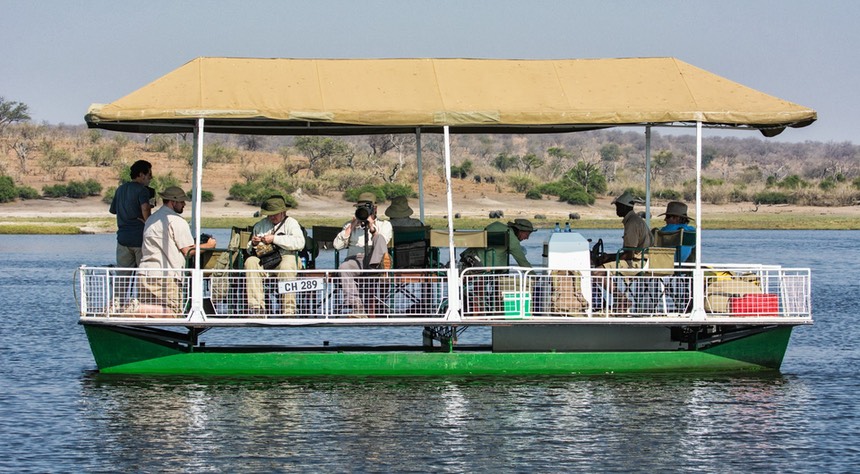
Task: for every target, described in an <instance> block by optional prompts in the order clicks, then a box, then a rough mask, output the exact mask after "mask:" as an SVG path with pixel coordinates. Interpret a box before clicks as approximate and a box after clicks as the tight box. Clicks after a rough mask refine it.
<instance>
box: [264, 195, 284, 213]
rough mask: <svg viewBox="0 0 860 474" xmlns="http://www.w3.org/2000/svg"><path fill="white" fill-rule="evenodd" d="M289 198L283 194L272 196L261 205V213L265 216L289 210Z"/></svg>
mask: <svg viewBox="0 0 860 474" xmlns="http://www.w3.org/2000/svg"><path fill="white" fill-rule="evenodd" d="M288 207H290V206H289V204H287V200H286V199H284V197H283V196H270V197H268V198H266V200H265V201H263V204H262V205H260V214H262V215H264V216H272V215H275V214H279V213H281V212H287V208H288Z"/></svg>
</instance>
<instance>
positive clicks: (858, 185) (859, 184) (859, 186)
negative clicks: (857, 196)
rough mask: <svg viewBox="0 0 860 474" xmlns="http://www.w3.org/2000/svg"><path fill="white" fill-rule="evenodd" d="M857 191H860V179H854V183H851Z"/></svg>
mask: <svg viewBox="0 0 860 474" xmlns="http://www.w3.org/2000/svg"><path fill="white" fill-rule="evenodd" d="M851 184H852V185H853V186H854V188H855V189H860V177H857V178H854V181H852V182H851Z"/></svg>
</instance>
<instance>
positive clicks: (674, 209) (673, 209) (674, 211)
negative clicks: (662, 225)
mask: <svg viewBox="0 0 860 474" xmlns="http://www.w3.org/2000/svg"><path fill="white" fill-rule="evenodd" d="M660 215H661V216H679V217H686V218H687V219H689V218H690V217H689V216H687V205H686V204H684V203H683V202H680V201H670V202H669V203H668V204H666V212H664V213H662V214H660Z"/></svg>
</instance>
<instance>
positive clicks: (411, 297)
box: [77, 265, 812, 327]
mask: <svg viewBox="0 0 860 474" xmlns="http://www.w3.org/2000/svg"><path fill="white" fill-rule="evenodd" d="M197 272H200V273H199V275H202V278H199V277H198V279H197V281H200V282H201V283H202V288H201V290H200V294H201V295H202V297H200V298H192V297H191V295H192V294H193V293H194V291H193V287H194V281H195V279H194V278H193V276H194V273H195V270H192V269H187V270H167V269H165V270H147V271H146V272H144V271H140V270H137V271H135V270H134V269H118V268H113V267H82V268H81V269H80V270H79V272H78V280H77V291H78V293H79V296H80V297H79V308H80V314H81V322H83V323H86V324H97V325H102V324H104V325H131V326H185V327H227V326H286V327H292V326H442V325H456V326H474V325H480V326H503V325H518V324H527V325H530V324H613V325H618V324H622V325H627V324H631V325H643V324H644V325H650V324H656V325H683V324H691V323H695V324H711V325H747V324H774V325H799V324H811V323H812V315H811V285H810V273H809V270H808V269H786V268H781V267H775V266H760V265H758V266H756V265H708V266H707V268H704V269H703V270H701V271H700V272H701V273H700V274H699V275H698V281H701V282H703V283H701V287H700V290H699V292H698V293H699V296H698V298H700V300H698V301H699V302H697V295H696V293H697V292H696V291H694V289H695V287H696V285H695V283H694V282H696V281H697V275H696V270H695V269H693V268H674V269H666V270H659V269H648V270H630V269H626V270H615V269H607V270H603V269H600V270H599V271H598V270H595V269H581V270H569V269H565V270H560V269H553V268H521V267H505V268H470V269H466V270H464V271H463V272H462V273H460V274H458V275H455V276H454V278H453V279H449V277H448V275H449V273H450V271H449V270H448V269H447V268H435V269H423V270H411V269H410V270H373V271H358V272H352V274H351V275H346V274H345V272H341V271H338V270H302V271H298V272H289V271H278V272H269V274H270V275H273V276H268V277H266V278H264V279H263V293H264V295H265V306H264V308H259V309H252V308H251V307H250V305H249V300H248V296H247V295H248V285H249V279H248V278H247V277H248V273H247V271H245V270H217V271H208V270H203V271H197ZM347 277H351V278H356V281H358V286H359V294H360V295H361V298H362V302H363V305H362V307H361V308H353V307H349V306H348V305H346V304H345V302H344V297H343V293H344V291H343V283H344V279H345V278H347ZM452 293H453V294H455V295H456V299H455V300H454V301H453V304H451V300H450V298H449V295H450V294H452Z"/></svg>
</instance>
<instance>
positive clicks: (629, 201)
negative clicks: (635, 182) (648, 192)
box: [612, 191, 645, 207]
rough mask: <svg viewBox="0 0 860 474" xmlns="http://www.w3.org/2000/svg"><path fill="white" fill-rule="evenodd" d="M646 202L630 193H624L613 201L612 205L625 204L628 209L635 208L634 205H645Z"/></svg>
mask: <svg viewBox="0 0 860 474" xmlns="http://www.w3.org/2000/svg"><path fill="white" fill-rule="evenodd" d="M644 202H645V201H643V200H642V199H639V198H638V197H636V196H634V195H633V194H632V193H631V192H630V191H624V192H623V193H621V196H618V197H617V198H615V199H614V200H612V204H616V203H617V204H624V205H625V206H628V207H633V205H634V204H643V203H644Z"/></svg>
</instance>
